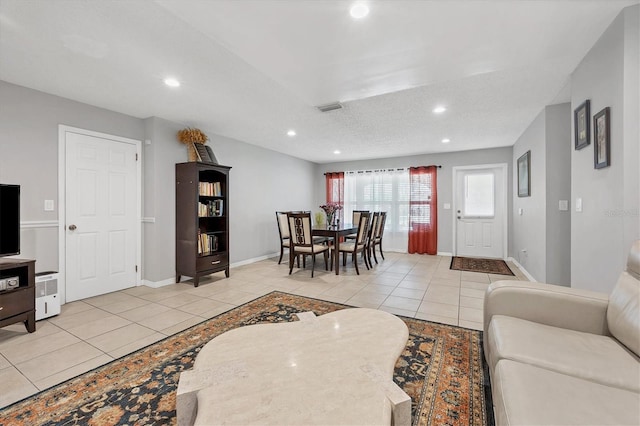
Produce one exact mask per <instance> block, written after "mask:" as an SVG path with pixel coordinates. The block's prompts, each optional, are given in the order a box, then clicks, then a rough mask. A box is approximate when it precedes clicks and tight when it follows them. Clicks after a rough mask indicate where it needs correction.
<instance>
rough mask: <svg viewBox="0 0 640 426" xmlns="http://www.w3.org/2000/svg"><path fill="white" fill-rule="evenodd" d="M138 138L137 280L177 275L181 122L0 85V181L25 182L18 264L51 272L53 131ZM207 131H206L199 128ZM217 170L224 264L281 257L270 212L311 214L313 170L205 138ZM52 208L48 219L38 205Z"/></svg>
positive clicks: (54, 245) (54, 250)
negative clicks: (225, 176)
mask: <svg viewBox="0 0 640 426" xmlns="http://www.w3.org/2000/svg"><path fill="white" fill-rule="evenodd" d="M59 124H65V125H69V126H73V127H78V128H82V129H87V130H92V131H96V132H103V133H107V134H112V135H117V136H123V137H127V138H132V139H138V140H143V141H145V143H144V144H143V153H142V168H143V213H142V215H143V217H144V218H147V219H148V220H147V221H146V222H145V223H144V224H143V247H142V255H143V265H142V267H143V279H144V280H145V281H147V282H149V283H154V282H162V281H167V280H171V279H172V278H174V277H175V266H174V265H175V252H174V250H175V206H174V199H175V193H174V164H175V163H177V162H183V161H187V152H186V148H185V147H184V146H183V145H181V144H180V143H179V142H178V141H177V140H176V137H175V135H176V132H177V131H178V130H179V129H181V128H183V127H184V125H182V124H179V123H174V122H170V121H167V120H163V119H160V118H156V117H152V118H148V119H146V120H141V119H139V118H135V117H131V116H127V115H124V114H119V113H116V112H113V111H108V110H105V109H102V108H96V107H93V106H91V105H87V104H83V103H79V102H75V101H72V100H69V99H64V98H60V97H58V96H53V95H49V94H46V93H42V92H38V91H36V90H32V89H28V88H25V87H21V86H16V85H13V84H10V83H6V82H3V81H0V182H2V183H16V184H20V185H22V199H21V219H22V221H23V222H24V224H23V229H22V234H21V237H22V254H21V257H25V258H34V259H36V261H37V262H36V270H37V271H44V270H57V269H58V229H57V226H58V125H59ZM203 130H205V132H206V129H203ZM209 136H210V137H211V139H212V141H211V142H210V144H211V145H212V147H213V149H214V152H215V153H216V156H217V157H218V160H219V162H220V163H221V164H225V165H228V166H232V167H233V169H232V170H231V182H230V190H231V194H230V206H229V208H230V211H231V212H232V217H231V219H230V222H231V242H230V244H231V253H230V259H231V262H234V263H237V262H242V261H247V260H250V259H254V258H258V257H263V256H266V255H269V254H272V253H275V252H276V251H278V250H279V243H278V231H277V227H276V221H275V215H274V212H275V211H276V210H286V209H291V210H293V209H295V210H299V209H305V210H311V209H312V207H313V204H314V203H313V200H314V195H315V194H314V191H313V189H314V180H315V178H316V175H315V164H314V163H311V162H308V161H304V160H300V159H296V158H293V157H290V156H287V155H284V154H279V153H276V152H274V151H269V150H266V149H263V148H259V147H256V146H254V145H249V144H246V143H243V142H240V141H236V140H232V139H228V138H224V137H221V136H216V135H213V134H211V133H209ZM45 199H50V200H54V201H55V210H54V211H53V212H45V211H44V208H43V207H44V200H45Z"/></svg>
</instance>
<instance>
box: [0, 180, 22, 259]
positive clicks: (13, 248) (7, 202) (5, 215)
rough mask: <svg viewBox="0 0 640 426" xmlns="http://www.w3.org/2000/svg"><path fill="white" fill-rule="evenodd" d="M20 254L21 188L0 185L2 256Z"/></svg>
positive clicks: (0, 247) (0, 252)
mask: <svg viewBox="0 0 640 426" xmlns="http://www.w3.org/2000/svg"><path fill="white" fill-rule="evenodd" d="M14 254H20V186H19V185H3V184H0V256H11V255H14Z"/></svg>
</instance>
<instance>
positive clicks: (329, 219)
mask: <svg viewBox="0 0 640 426" xmlns="http://www.w3.org/2000/svg"><path fill="white" fill-rule="evenodd" d="M332 225H333V213H327V226H332Z"/></svg>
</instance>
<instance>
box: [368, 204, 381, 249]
mask: <svg viewBox="0 0 640 426" xmlns="http://www.w3.org/2000/svg"><path fill="white" fill-rule="evenodd" d="M379 226H380V212H374V213H373V215H372V216H371V224H370V225H369V232H368V233H367V245H368V244H370V243H371V241H372V240H374V239H375V238H376V233H377V232H378V227H379Z"/></svg>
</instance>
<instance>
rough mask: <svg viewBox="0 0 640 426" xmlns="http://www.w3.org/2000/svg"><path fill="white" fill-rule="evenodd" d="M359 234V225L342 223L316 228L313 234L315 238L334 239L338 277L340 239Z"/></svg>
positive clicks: (313, 229) (334, 254) (334, 260)
mask: <svg viewBox="0 0 640 426" xmlns="http://www.w3.org/2000/svg"><path fill="white" fill-rule="evenodd" d="M356 232H358V225H353V224H351V223H340V224H338V225H325V226H314V227H313V228H312V230H311V234H312V235H313V236H314V237H329V238H332V239H333V264H334V265H335V268H336V275H340V238H341V237H345V236H347V235H349V234H355V233H356Z"/></svg>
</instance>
